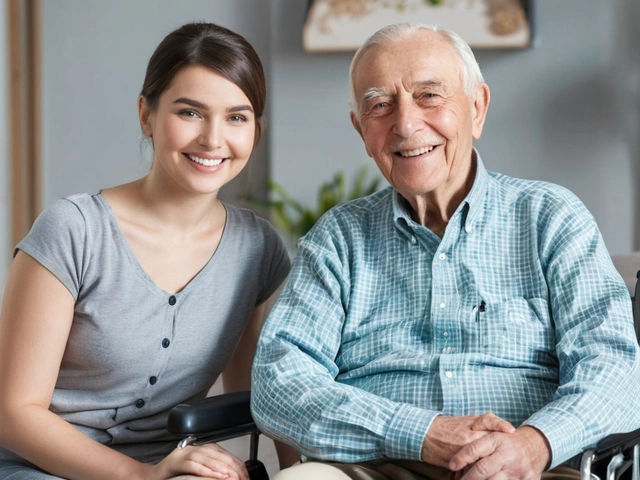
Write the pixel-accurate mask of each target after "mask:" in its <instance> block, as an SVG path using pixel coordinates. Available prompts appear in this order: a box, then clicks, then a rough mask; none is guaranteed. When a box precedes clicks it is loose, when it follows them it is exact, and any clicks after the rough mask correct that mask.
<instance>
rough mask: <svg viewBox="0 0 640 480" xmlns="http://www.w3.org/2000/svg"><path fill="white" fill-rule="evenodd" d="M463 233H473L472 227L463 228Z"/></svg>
mask: <svg viewBox="0 0 640 480" xmlns="http://www.w3.org/2000/svg"><path fill="white" fill-rule="evenodd" d="M464 231H465V232H467V233H471V232H472V231H473V227H472V226H471V225H467V226H466V227H464Z"/></svg>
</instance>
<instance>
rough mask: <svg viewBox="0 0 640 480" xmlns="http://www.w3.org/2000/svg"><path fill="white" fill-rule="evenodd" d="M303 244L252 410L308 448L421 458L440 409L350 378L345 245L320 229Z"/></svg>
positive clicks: (269, 338)
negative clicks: (344, 373)
mask: <svg viewBox="0 0 640 480" xmlns="http://www.w3.org/2000/svg"><path fill="white" fill-rule="evenodd" d="M323 230H324V231H326V232H329V231H334V232H335V231H336V230H337V229H336V226H335V225H331V224H330V221H329V220H327V221H325V222H323V225H320V226H319V228H318V229H316V230H315V232H316V234H315V235H311V236H310V237H309V238H307V239H305V240H303V241H302V242H301V243H300V246H299V251H298V255H297V257H296V260H295V263H294V268H293V271H292V274H291V277H290V280H289V282H288V284H287V286H286V287H285V290H284V291H283V293H282V294H281V296H280V299H279V301H278V303H277V304H276V306H275V307H274V310H273V311H272V313H271V315H270V317H269V319H268V322H267V324H266V325H265V328H264V330H263V333H262V336H261V340H260V343H259V345H258V352H257V354H256V359H255V362H254V367H253V387H252V388H253V389H252V392H253V393H252V411H253V415H254V418H255V419H256V422H257V424H258V425H259V426H260V428H261V429H263V430H264V431H265V432H267V433H268V434H270V435H272V436H274V437H275V438H278V439H281V440H283V441H285V442H288V443H293V444H295V445H296V447H298V448H299V449H300V450H301V451H302V452H303V453H304V454H305V455H307V456H309V457H312V458H317V459H325V460H335V461H342V462H359V461H366V460H371V459H375V458H380V457H388V458H398V459H413V460H420V448H421V445H422V441H423V439H424V437H425V435H426V432H427V430H428V428H429V426H430V424H431V422H432V420H433V418H434V417H435V415H436V414H437V412H434V411H428V410H424V409H421V408H418V407H415V406H412V405H409V404H407V403H400V402H395V401H391V400H389V399H387V398H383V397H381V396H377V395H374V394H372V393H368V392H366V391H365V390H363V389H361V388H356V387H353V386H350V385H348V384H345V383H341V382H337V381H336V377H337V376H338V374H339V373H340V371H339V367H338V365H337V364H336V357H337V356H338V352H339V350H340V349H341V348H345V347H344V346H343V345H342V332H343V326H344V322H345V317H346V315H347V313H346V310H347V309H348V308H349V303H350V301H352V300H350V283H349V277H350V275H349V272H348V269H349V265H348V262H347V258H348V256H347V252H346V249H345V248H343V247H344V246H343V245H336V239H329V236H328V234H327V235H324V237H325V238H324V241H323V243H325V245H319V243H318V238H321V237H323V235H322V234H321V233H320V232H321V231H323Z"/></svg>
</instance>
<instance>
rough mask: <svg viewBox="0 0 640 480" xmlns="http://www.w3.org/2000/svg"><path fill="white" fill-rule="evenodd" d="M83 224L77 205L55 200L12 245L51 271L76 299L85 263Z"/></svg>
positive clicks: (14, 253) (84, 230)
mask: <svg viewBox="0 0 640 480" xmlns="http://www.w3.org/2000/svg"><path fill="white" fill-rule="evenodd" d="M86 235H87V232H86V224H85V220H84V216H83V215H82V213H81V212H80V210H79V209H78V207H77V206H76V205H75V204H74V203H73V202H71V201H70V200H67V199H60V200H56V201H55V202H54V203H52V204H51V205H50V206H49V207H48V208H47V209H46V210H45V211H44V212H42V213H41V214H40V216H38V218H37V219H36V221H35V222H34V224H33V226H32V227H31V231H30V232H29V234H28V235H27V236H26V237H25V238H24V239H23V240H22V241H21V242H20V243H18V245H17V246H16V247H15V249H14V252H13V255H14V256H15V255H16V254H17V253H18V250H22V251H23V252H25V253H26V254H28V255H30V256H31V257H33V258H34V259H36V260H37V261H38V262H39V263H40V264H41V265H42V266H44V267H45V268H46V269H47V270H49V271H50V272H51V273H53V274H54V275H55V276H56V277H57V278H58V280H60V281H61V282H62V283H63V284H64V286H65V287H67V289H68V290H69V291H70V292H71V294H72V295H73V298H75V299H77V298H78V293H79V291H80V287H81V285H82V272H83V265H84V264H86V262H85V257H86V255H87V252H86V249H85V244H86Z"/></svg>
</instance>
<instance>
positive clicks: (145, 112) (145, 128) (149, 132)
mask: <svg viewBox="0 0 640 480" xmlns="http://www.w3.org/2000/svg"><path fill="white" fill-rule="evenodd" d="M151 113H152V111H151V108H150V107H149V105H148V104H147V101H146V99H145V98H144V97H143V96H142V95H141V96H140V97H138V118H139V119H140V127H141V128H142V133H143V134H144V136H145V137H147V138H153V129H152V128H151Z"/></svg>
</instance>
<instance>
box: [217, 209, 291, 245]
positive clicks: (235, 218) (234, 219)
mask: <svg viewBox="0 0 640 480" xmlns="http://www.w3.org/2000/svg"><path fill="white" fill-rule="evenodd" d="M224 206H225V209H226V210H227V225H226V227H228V228H229V229H230V230H231V231H233V232H234V233H236V232H237V233H247V232H251V233H254V234H255V233H260V234H262V235H266V236H269V237H271V236H279V235H278V233H277V231H276V229H275V227H274V226H273V225H272V224H271V223H270V222H269V221H268V220H267V219H266V218H263V217H260V216H259V215H258V214H256V213H255V212H254V211H253V210H250V209H248V208H243V207H238V206H235V205H229V204H226V203H225V204H224Z"/></svg>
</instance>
